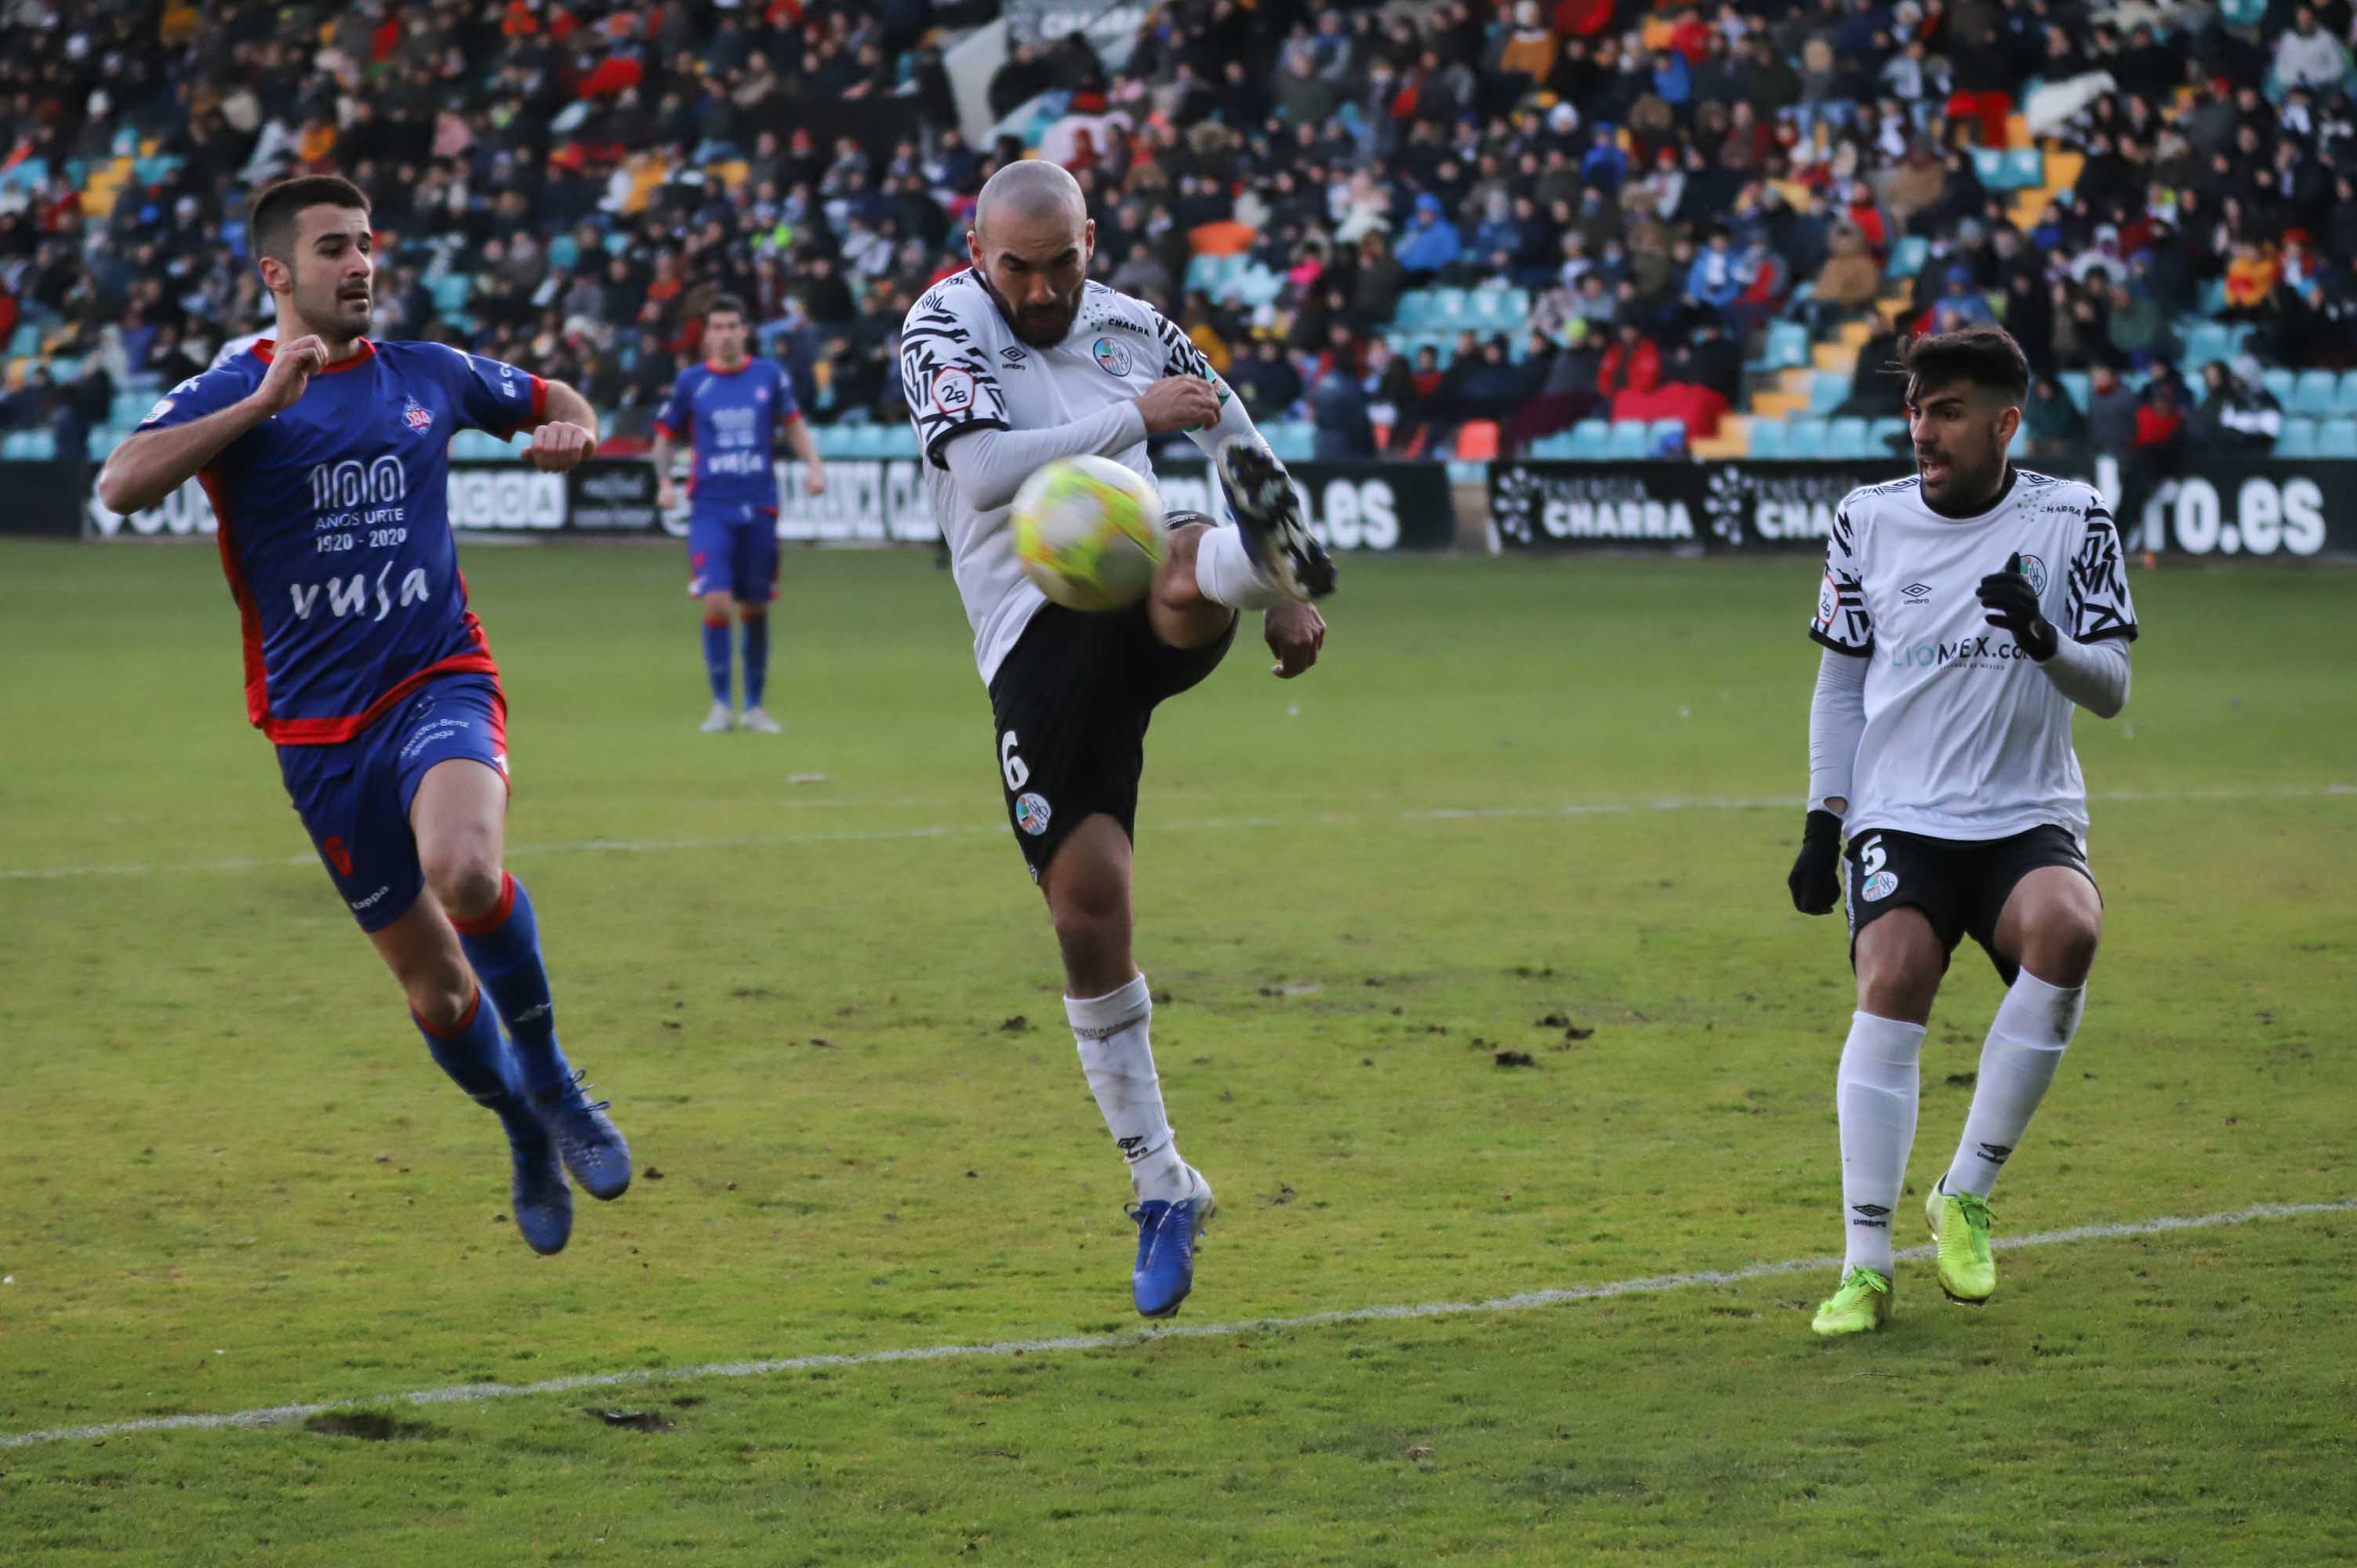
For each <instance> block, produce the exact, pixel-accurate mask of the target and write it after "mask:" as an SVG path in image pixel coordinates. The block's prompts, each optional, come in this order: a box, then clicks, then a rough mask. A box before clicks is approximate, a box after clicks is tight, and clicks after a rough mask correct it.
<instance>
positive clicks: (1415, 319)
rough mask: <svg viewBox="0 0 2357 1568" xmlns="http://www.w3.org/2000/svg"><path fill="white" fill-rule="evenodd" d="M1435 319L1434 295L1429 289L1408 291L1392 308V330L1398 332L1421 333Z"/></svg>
mask: <svg viewBox="0 0 2357 1568" xmlns="http://www.w3.org/2000/svg"><path fill="white" fill-rule="evenodd" d="M1432 317H1433V309H1432V294H1431V291H1430V290H1428V289H1421V288H1412V289H1408V290H1406V291H1405V292H1404V293H1403V294H1401V295H1400V296H1399V303H1398V304H1397V305H1395V306H1393V307H1392V329H1393V330H1394V331H1396V332H1420V331H1422V330H1423V329H1424V328H1425V325H1426V323H1427V322H1429V321H1431V319H1432Z"/></svg>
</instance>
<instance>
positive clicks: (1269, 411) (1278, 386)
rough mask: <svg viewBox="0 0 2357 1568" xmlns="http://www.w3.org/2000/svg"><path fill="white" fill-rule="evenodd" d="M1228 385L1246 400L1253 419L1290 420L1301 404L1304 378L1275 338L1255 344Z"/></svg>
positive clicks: (1265, 339)
mask: <svg viewBox="0 0 2357 1568" xmlns="http://www.w3.org/2000/svg"><path fill="white" fill-rule="evenodd" d="M1228 384H1229V385H1230V386H1232V388H1234V389H1235V392H1236V395H1237V396H1239V397H1241V398H1243V400H1244V409H1245V411H1246V412H1247V413H1250V414H1251V415H1252V416H1253V418H1254V420H1277V419H1287V418H1290V417H1291V416H1292V411H1293V405H1294V404H1295V403H1298V402H1300V401H1301V376H1300V373H1299V372H1298V371H1295V370H1294V368H1293V366H1292V364H1291V363H1290V362H1289V361H1288V360H1286V357H1285V347H1284V345H1283V344H1281V343H1279V342H1278V341H1277V340H1276V339H1275V338H1261V339H1259V340H1258V341H1257V342H1255V343H1254V345H1253V352H1252V356H1251V358H1249V359H1246V360H1240V361H1238V362H1237V364H1236V365H1235V367H1234V369H1233V370H1232V372H1231V373H1230V375H1229V377H1228Z"/></svg>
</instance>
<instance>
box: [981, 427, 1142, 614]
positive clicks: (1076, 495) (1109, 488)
mask: <svg viewBox="0 0 2357 1568" xmlns="http://www.w3.org/2000/svg"><path fill="white" fill-rule="evenodd" d="M1013 524H1014V530H1015V556H1016V559H1017V560H1018V561H1020V562H1022V563H1023V574H1024V575H1025V576H1028V577H1029V578H1030V579H1031V581H1032V582H1034V583H1036V584H1038V585H1039V591H1040V592H1041V593H1043V594H1045V595H1047V596H1048V597H1049V598H1050V599H1052V600H1053V601H1055V602H1056V603H1057V604H1060V605H1061V606H1063V607H1065V608H1066V609H1071V610H1117V609H1121V608H1124V607H1126V606H1129V605H1134V604H1135V603H1136V602H1137V601H1138V600H1140V599H1142V598H1144V597H1145V596H1146V589H1147V588H1149V587H1151V586H1152V585H1153V583H1154V574H1155V571H1156V569H1157V567H1159V566H1160V565H1161V564H1162V557H1163V554H1164V553H1165V551H1166V550H1167V549H1168V545H1169V541H1170V529H1169V525H1168V523H1166V522H1165V521H1163V516H1162V498H1161V497H1159V496H1157V495H1156V494H1155V493H1154V487H1153V486H1152V485H1150V484H1148V483H1146V480H1145V479H1143V478H1140V477H1139V476H1138V475H1136V474H1135V473H1132V472H1131V471H1130V470H1129V469H1127V468H1125V467H1122V466H1121V465H1120V464H1118V463H1116V462H1114V460H1113V459H1112V458H1110V457H1059V458H1057V459H1056V460H1055V461H1054V462H1052V463H1049V464H1047V465H1045V466H1044V467H1041V468H1040V470H1039V472H1038V473H1036V474H1034V475H1032V476H1031V477H1030V478H1028V479H1026V480H1024V481H1023V488H1022V489H1019V490H1017V491H1016V492H1015V510H1014V513H1013Z"/></svg>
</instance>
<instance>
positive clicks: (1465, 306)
mask: <svg viewBox="0 0 2357 1568" xmlns="http://www.w3.org/2000/svg"><path fill="white" fill-rule="evenodd" d="M1432 295H1433V300H1432V304H1433V310H1432V318H1433V319H1434V320H1435V321H1436V322H1438V323H1440V324H1441V325H1443V326H1446V327H1449V328H1459V327H1469V326H1471V325H1472V324H1473V322H1472V317H1473V307H1472V306H1471V304H1470V303H1469V300H1468V298H1467V295H1466V293H1465V291H1464V290H1463V289H1461V288H1439V289H1435V290H1433V291H1432Z"/></svg>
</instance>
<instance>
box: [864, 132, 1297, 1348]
mask: <svg viewBox="0 0 2357 1568" xmlns="http://www.w3.org/2000/svg"><path fill="white" fill-rule="evenodd" d="M1095 236H1096V230H1095V225H1094V224H1093V223H1092V222H1091V221H1090V220H1089V217H1088V209H1087V206H1086V203H1085V201H1084V200H1083V199H1082V195H1081V189H1080V187H1079V185H1078V184H1077V183H1075V182H1074V180H1073V179H1072V177H1071V176H1070V175H1068V174H1066V173H1065V172H1064V171H1063V170H1062V169H1061V168H1060V167H1058V166H1055V165H1054V164H1050V163H1043V162H1039V161H1036V160H1025V161H1021V162H1017V163H1014V164H1010V165H1008V166H1006V167H1005V168H1003V169H1001V170H999V171H998V173H996V174H995V175H993V176H992V177H991V178H990V180H989V182H988V183H987V184H986V185H985V186H984V187H983V190H982V195H981V197H980V199H978V200H977V202H976V203H975V207H974V231H973V232H972V233H971V234H969V235H968V236H967V246H968V250H969V252H970V254H971V258H972V261H973V263H974V264H973V266H972V267H971V268H970V269H969V270H967V271H965V272H962V273H958V274H955V275H953V276H951V277H948V278H944V279H942V282H940V283H939V284H937V285H934V286H933V287H932V288H931V289H929V290H927V291H926V293H925V295H924V296H923V297H922V298H921V299H920V300H918V301H917V303H916V306H915V307H914V308H912V309H911V310H910V311H909V317H908V321H907V323H906V325H905V326H904V327H903V328H902V332H901V338H900V370H901V383H902V390H903V392H905V394H906V395H907V398H908V402H909V413H910V414H911V416H912V417H913V418H914V419H915V421H916V426H917V432H918V435H919V438H920V441H921V442H922V443H923V446H924V452H925V457H926V459H927V461H926V468H925V477H926V489H927V494H928V496H929V498H930V499H931V502H932V507H933V517H934V519H935V521H937V522H939V523H940V525H941V528H942V534H943V536H944V537H945V538H946V539H947V540H948V542H949V548H950V551H951V553H952V557H953V561H952V564H953V568H954V572H955V575H956V579H957V585H958V593H959V595H960V596H961V597H963V599H964V601H965V611H966V618H967V620H968V621H969V622H970V623H971V624H972V626H973V628H974V661H975V662H976V664H978V665H979V666H980V667H981V671H982V679H983V682H984V683H985V685H986V686H987V687H988V688H989V691H990V702H991V712H992V717H993V719H994V721H995V722H994V724H993V725H992V735H993V738H994V743H995V748H996V756H995V761H996V767H997V769H998V772H999V779H1000V782H1001V783H1002V784H1003V785H1004V787H1005V790H1006V811H1007V818H1008V821H1009V822H1011V823H1012V824H1013V826H1014V829H1015V836H1016V842H1017V844H1018V845H1020V846H1021V848H1022V851H1023V855H1024V858H1025V860H1026V861H1027V862H1028V864H1029V866H1030V870H1031V875H1032V878H1033V880H1034V881H1036V882H1037V883H1038V884H1039V889H1040V891H1041V892H1042V893H1043V894H1045V895H1046V897H1047V900H1048V908H1049V914H1050V915H1051V916H1052V918H1053V919H1054V922H1055V928H1056V940H1057V942H1058V944H1059V946H1060V948H1061V950H1062V955H1063V961H1064V977H1065V986H1064V991H1065V1004H1064V1005H1065V1011H1066V1014H1067V1015H1068V1016H1069V1018H1070V1021H1071V1027H1072V1035H1073V1037H1074V1039H1075V1040H1076V1041H1077V1042H1078V1044H1079V1047H1080V1056H1081V1067H1082V1071H1083V1072H1084V1073H1085V1074H1086V1076H1087V1078H1088V1081H1089V1088H1090V1090H1092V1092H1093V1093H1094V1095H1095V1096H1096V1101H1097V1105H1098V1108H1099V1110H1100V1111H1102V1112H1103V1115H1104V1120H1105V1125H1106V1127H1107V1128H1108V1130H1110V1131H1111V1133H1113V1136H1114V1141H1115V1143H1116V1144H1118V1146H1119V1147H1120V1149H1121V1151H1122V1154H1123V1155H1124V1157H1125V1159H1126V1160H1127V1161H1128V1164H1129V1170H1130V1178H1131V1182H1132V1185H1133V1187H1134V1188H1135V1192H1136V1196H1137V1199H1138V1201H1137V1205H1136V1208H1135V1210H1134V1211H1133V1218H1134V1219H1135V1220H1136V1221H1137V1225H1138V1246H1137V1261H1136V1263H1135V1268H1134V1269H1133V1272H1132V1275H1131V1293H1132V1297H1133V1299H1134V1300H1135V1303H1136V1305H1137V1309H1138V1311H1139V1312H1141V1313H1143V1314H1145V1315H1146V1316H1148V1317H1164V1316H1169V1315H1170V1314H1172V1313H1175V1312H1176V1311H1178V1310H1179V1304H1180V1303H1181V1302H1182V1301H1184V1300H1185V1299H1186V1296H1187V1293H1188V1291H1189V1289H1191V1288H1192V1286H1193V1282H1194V1250H1195V1242H1196V1239H1197V1238H1198V1237H1199V1236H1200V1233H1201V1229H1202V1226H1203V1224H1204V1222H1205V1221H1207V1220H1208V1219H1210V1218H1211V1210H1212V1197H1211V1187H1210V1186H1209V1185H1208V1184H1207V1183H1206V1182H1205V1181H1204V1180H1203V1178H1202V1176H1200V1175H1199V1174H1198V1173H1197V1172H1196V1171H1195V1169H1194V1168H1193V1167H1192V1166H1190V1165H1188V1164H1187V1163H1186V1162H1185V1161H1184V1160H1182V1159H1180V1158H1179V1148H1178V1145H1177V1144H1176V1143H1175V1142H1173V1140H1172V1137H1171V1132H1170V1122H1169V1118H1168V1115H1167V1114H1166V1113H1165V1112H1164V1109H1163V1104H1162V1090H1161V1085H1160V1082H1159V1080H1158V1079H1157V1076H1156V1074H1155V1069H1154V1053H1153V1048H1152V1047H1151V1046H1150V1045H1149V1043H1148V1041H1147V1037H1146V1036H1147V1025H1148V1021H1149V1019H1150V1017H1151V1015H1152V1012H1153V1006H1152V1001H1151V993H1149V992H1148V991H1147V989H1146V978H1145V976H1144V975H1142V974H1140V973H1139V972H1138V969H1137V965H1136V963H1135V961H1134V960H1133V958H1132V956H1131V947H1130V934H1131V918H1130V917H1131V907H1130V876H1131V837H1132V834H1133V832H1134V831H1135V817H1136V811H1137V782H1138V777H1139V774H1140V772H1141V770H1142V769H1143V768H1144V764H1145V740H1146V724H1147V722H1148V720H1149V718H1150V716H1151V715H1152V713H1153V710H1154V707H1155V704H1156V703H1159V702H1160V701H1161V700H1163V699H1164V698H1166V697H1169V696H1173V695H1176V694H1177V693H1180V692H1183V691H1185V690H1187V689H1188V688H1189V687H1190V686H1193V685H1194V684H1196V683H1197V682H1200V681H1201V680H1202V679H1203V678H1204V677H1205V676H1207V675H1209V674H1210V673H1211V670H1212V669H1213V667H1214V666H1216V665H1217V664H1218V663H1219V661H1220V659H1221V657H1222V655H1223V654H1224V653H1226V651H1227V649H1228V645H1229V643H1230V642H1231V641H1232V639H1234V636H1235V625H1236V612H1237V611H1238V610H1242V609H1260V610H1265V612H1266V614H1265V618H1264V623H1263V630H1264V632H1265V637H1266V639H1267V641H1268V645H1269V648H1270V650H1271V651H1272V652H1274V653H1275V656H1276V660H1277V663H1276V666H1275V671H1274V672H1275V673H1276V674H1278V675H1280V676H1284V677H1287V678H1290V677H1292V676H1295V675H1298V674H1300V673H1301V672H1302V671H1305V670H1307V669H1308V668H1309V666H1310V665H1311V664H1312V663H1313V662H1315V660H1317V657H1318V650H1319V648H1320V647H1321V646H1322V644H1323V643H1324V641H1325V636H1326V624H1325V622H1324V620H1322V619H1321V618H1319V616H1318V612H1317V610H1316V609H1314V608H1312V607H1310V605H1309V604H1308V600H1309V599H1311V598H1313V597H1316V596H1320V595H1323V594H1325V593H1327V592H1329V590H1330V589H1331V588H1332V586H1333V582H1334V571H1333V566H1332V564H1331V563H1330V562H1329V561H1328V559H1327V557H1326V553H1325V552H1324V550H1323V549H1322V548H1320V547H1319V545H1318V542H1317V541H1316V540H1315V539H1313V538H1311V537H1310V535H1309V532H1308V529H1307V528H1306V527H1304V526H1303V524H1302V521H1301V517H1300V512H1299V509H1298V506H1297V502H1296V499H1295V497H1294V494H1293V490H1292V486H1291V482H1290V481H1289V480H1288V479H1287V478H1286V476H1285V472H1284V470H1283V468H1282V467H1279V466H1278V465H1277V463H1276V460H1275V458H1274V457H1273V456H1269V454H1268V450H1267V447H1266V446H1265V445H1264V444H1263V443H1262V442H1261V441H1260V439H1259V437H1258V435H1256V434H1255V433H1254V429H1253V424H1252V421H1251V419H1250V417H1249V416H1247V415H1246V414H1245V413H1244V412H1243V403H1242V402H1241V400H1239V399H1236V398H1234V397H1233V396H1232V395H1231V394H1230V392H1229V391H1228V389H1227V387H1226V386H1225V385H1223V384H1222V382H1221V381H1220V380H1219V378H1218V377H1217V376H1215V375H1213V374H1212V373H1211V367H1210V366H1209V365H1208V364H1206V363H1205V362H1204V360H1203V356H1202V355H1201V353H1200V351H1199V350H1198V349H1196V348H1195V346H1194V344H1193V343H1191V342H1189V340H1188V339H1187V338H1186V337H1185V336H1184V335H1183V334H1181V333H1180V332H1179V330H1178V329H1177V328H1174V327H1173V326H1171V324H1170V323H1169V322H1168V321H1167V320H1165V319H1164V318H1163V317H1162V316H1161V314H1160V313H1159V312H1157V310H1155V309H1154V308H1153V307H1152V306H1148V305H1146V304H1145V303H1144V302H1143V301H1140V300H1136V299H1133V298H1131V297H1129V296H1128V295H1124V294H1119V293H1116V292H1114V290H1112V289H1109V288H1106V287H1103V285H1098V284H1094V283H1091V282H1089V281H1088V266H1089V255H1090V252H1091V251H1092V248H1093V247H1094V245H1095ZM1179 431H1184V432H1187V433H1188V434H1189V435H1190V436H1191V438H1192V439H1193V440H1194V441H1195V442H1196V444H1197V445H1199V446H1202V447H1203V448H1204V449H1205V450H1206V451H1207V452H1211V453H1212V454H1213V455H1214V456H1216V458H1217V459H1218V462H1219V467H1220V470H1221V476H1222V479H1223V480H1224V481H1225V482H1226V485H1227V488H1228V491H1229V495H1230V504H1231V505H1232V508H1233V510H1234V512H1235V515H1236V522H1237V526H1236V527H1232V528H1229V527H1216V526H1211V523H1210V520H1208V519H1206V518H1203V517H1200V516H1199V515H1197V514H1193V513H1188V512H1179V513H1176V514H1174V515H1173V516H1172V517H1171V519H1170V521H1171V532H1170V548H1169V552H1168V557H1167V559H1166V560H1165V561H1164V562H1163V564H1162V567H1161V570H1160V571H1159V572H1158V573H1157V575H1156V578H1155V582H1154V586H1153V589H1152V591H1151V592H1150V593H1149V594H1148V595H1147V596H1146V598H1145V600H1143V601H1142V602H1140V603H1139V604H1138V605H1136V606H1135V607H1131V608H1130V609H1127V610H1117V611H1113V612H1109V613H1106V614H1103V615H1082V614H1080V613H1077V612H1075V611H1072V610H1068V609H1065V608H1062V607H1060V606H1056V605H1051V604H1049V602H1048V600H1047V598H1046V596H1044V595H1042V594H1041V593H1040V592H1039V589H1038V588H1036V587H1034V586H1033V585H1032V584H1031V581H1030V579H1028V577H1026V576H1025V575H1023V571H1022V567H1021V566H1020V564H1018V563H1017V559H1016V555H1015V549H1014V545H1013V542H1012V541H1011V540H1010V539H1009V537H1008V533H1007V507H1008V503H1009V502H1011V501H1012V500H1013V499H1014V498H1015V492H1016V490H1017V488H1018V487H1019V486H1020V485H1021V484H1022V483H1023V481H1024V480H1025V479H1026V478H1028V477H1029V476H1030V475H1031V474H1032V472H1033V471H1034V470H1036V469H1037V468H1039V466H1040V465H1041V464H1043V463H1046V462H1049V461H1050V460H1051V459H1054V458H1057V457H1068V456H1081V455H1083V454H1093V455H1096V456H1104V457H1110V458H1113V459H1114V461H1116V462H1118V463H1121V464H1122V465H1123V466H1125V467H1128V468H1131V469H1133V470H1135V472H1137V473H1138V474H1140V475H1143V476H1144V477H1145V478H1146V479H1147V480H1148V481H1149V482H1151V481H1152V479H1153V478H1154V469H1153V467H1152V465H1151V464H1149V463H1148V462H1147V461H1146V440H1147V437H1148V436H1149V435H1163V434H1168V433H1171V432H1179Z"/></svg>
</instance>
